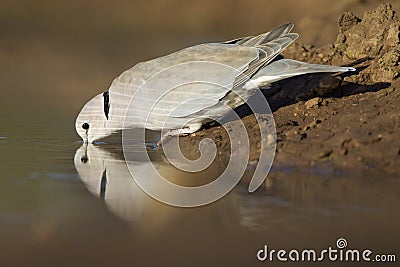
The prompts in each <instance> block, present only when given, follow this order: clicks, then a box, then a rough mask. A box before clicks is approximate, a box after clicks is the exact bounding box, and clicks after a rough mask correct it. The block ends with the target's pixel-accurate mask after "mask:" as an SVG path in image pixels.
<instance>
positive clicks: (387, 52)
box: [181, 4, 400, 173]
mask: <svg viewBox="0 0 400 267" xmlns="http://www.w3.org/2000/svg"><path fill="white" fill-rule="evenodd" d="M338 27H339V29H338V31H339V32H338V36H337V40H336V42H335V43H332V44H328V45H325V46H323V47H312V46H310V45H305V44H301V43H295V44H294V45H292V46H291V47H289V48H288V49H287V50H286V51H285V52H284V53H283V56H284V57H286V58H292V59H297V60H302V61H306V62H311V63H320V64H332V65H340V66H344V65H345V66H352V67H355V68H357V71H356V72H355V73H346V74H340V75H327V74H317V75H304V76H301V77H296V78H292V79H287V80H284V81H281V82H279V83H277V84H274V85H273V86H272V88H271V89H268V90H264V94H265V96H266V97H267V98H268V101H269V103H270V106H271V108H272V110H273V114H274V118H275V123H276V130H277V149H276V156H275V161H274V165H273V168H275V169H279V168H280V167H288V166H291V167H300V168H310V167H311V168H313V167H321V166H323V167H326V168H327V169H328V170H335V169H346V170H353V171H356V172H358V171H365V170H366V171H374V172H375V171H376V172H381V171H384V172H385V173H400V168H398V166H399V164H400V111H399V107H400V91H399V90H400V79H399V73H400V64H399V59H400V41H399V38H400V22H399V19H398V17H397V15H396V14H395V11H394V10H393V9H392V7H391V6H390V5H388V4H382V5H380V6H379V7H378V8H377V9H376V10H373V11H369V12H366V13H364V15H363V16H362V17H358V16H357V15H355V14H353V13H349V12H348V13H344V14H342V15H341V16H340V18H339V19H338ZM245 114H246V111H244V118H243V122H244V123H245V125H246V127H247V130H248V133H249V136H250V142H251V155H250V159H251V160H257V159H258V157H259V154H260V148H261V145H260V140H259V133H258V127H257V124H256V121H255V119H254V117H253V116H252V115H247V116H246V115H245ZM204 137H209V138H211V139H213V140H214V141H215V142H216V144H217V147H218V149H219V151H221V153H226V152H225V151H229V146H230V144H229V140H228V137H227V134H226V133H225V131H224V130H223V128H222V127H221V126H216V127H211V128H208V129H205V130H202V131H200V132H198V133H196V134H195V135H192V136H188V137H184V138H181V145H182V147H183V149H184V150H186V151H187V152H188V153H191V152H193V151H190V150H191V148H197V145H198V142H199V141H200V140H202V138H204Z"/></svg>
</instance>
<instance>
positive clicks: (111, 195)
mask: <svg viewBox="0 0 400 267" xmlns="http://www.w3.org/2000/svg"><path fill="white" fill-rule="evenodd" d="M74 163H75V168H76V169H77V171H78V173H79V176H80V177H81V179H82V181H83V182H84V183H85V185H86V187H87V189H88V190H89V191H90V193H92V194H93V195H95V196H97V197H99V198H101V199H104V201H105V203H106V205H107V206H108V208H109V209H110V210H111V211H112V212H114V213H115V214H117V215H118V216H119V217H121V218H123V219H124V220H128V221H133V220H135V219H137V218H139V217H140V214H141V212H142V209H143V207H144V206H145V205H144V204H145V202H146V200H147V199H148V196H147V195H146V194H145V193H144V192H143V191H142V190H141V189H140V188H139V187H138V186H137V185H136V183H135V182H134V180H133V179H132V177H131V175H130V173H129V170H128V168H127V166H126V163H125V161H123V160H121V159H118V158H117V156H116V155H115V154H113V153H111V152H109V151H106V150H103V149H100V148H98V147H95V146H93V145H89V146H85V145H84V146H82V147H80V148H79V149H78V150H77V151H76V153H75V159H74Z"/></svg>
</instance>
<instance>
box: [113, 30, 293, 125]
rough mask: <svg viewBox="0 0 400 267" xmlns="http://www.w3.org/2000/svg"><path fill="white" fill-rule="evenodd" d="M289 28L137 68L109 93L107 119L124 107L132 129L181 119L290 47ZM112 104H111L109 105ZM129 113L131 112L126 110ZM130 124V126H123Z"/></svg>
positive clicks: (206, 46)
mask: <svg viewBox="0 0 400 267" xmlns="http://www.w3.org/2000/svg"><path fill="white" fill-rule="evenodd" d="M292 27H293V25H292V24H284V25H281V26H279V27H277V28H276V29H274V30H272V31H271V32H268V33H265V34H261V35H258V36H255V37H245V38H241V39H240V40H237V41H234V42H233V43H211V44H203V45H197V46H193V47H189V48H186V49H183V50H181V51H178V52H176V53H173V54H170V55H167V56H164V57H161V58H157V59H154V60H150V61H147V62H144V63H140V64H138V65H136V66H135V67H133V68H132V69H130V70H127V71H125V72H124V73H123V74H121V76H120V77H118V78H117V79H116V80H115V81H114V82H113V84H112V86H111V88H110V89H109V94H110V117H111V118H113V116H114V118H115V117H124V116H125V114H121V113H119V114H118V111H123V110H124V109H125V110H126V109H127V106H128V104H129V102H130V101H131V99H132V96H134V98H133V101H134V102H135V103H132V104H131V105H130V107H129V109H130V111H132V112H130V115H129V118H126V117H125V121H127V120H128V121H131V124H133V125H134V124H138V123H139V124H141V123H140V122H139V121H141V120H143V118H147V116H148V115H149V110H151V116H152V119H153V121H154V122H155V121H157V120H163V119H165V117H176V118H179V117H186V116H189V115H191V114H194V113H196V112H198V111H200V110H203V109H205V108H208V107H211V106H213V105H215V104H217V103H218V102H219V100H220V99H221V98H223V97H224V96H225V95H226V94H227V93H228V92H229V91H230V90H232V89H233V88H235V87H238V86H241V85H243V84H244V83H245V82H247V81H248V80H249V79H250V78H251V76H253V75H254V73H256V72H257V71H258V70H259V69H260V68H262V67H263V66H265V65H266V64H268V63H269V62H270V61H271V60H273V59H274V58H275V57H276V56H277V55H278V54H279V53H280V52H281V51H282V50H283V49H284V48H286V47H287V46H288V45H289V44H290V43H292V42H293V41H294V40H295V39H296V38H297V36H298V35H297V34H294V33H289V31H290V30H291V28H292ZM113 103H114V104H113ZM131 109H133V110H131ZM128 123H129V122H128Z"/></svg>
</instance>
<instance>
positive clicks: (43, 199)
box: [0, 115, 400, 266]
mask: <svg viewBox="0 0 400 267" xmlns="http://www.w3.org/2000/svg"><path fill="white" fill-rule="evenodd" d="M1 125H7V126H8V127H6V128H2V129H1V132H0V136H1V138H0V151H1V153H0V161H1V165H0V166H1V179H0V185H1V187H0V195H1V201H0V233H1V241H0V249H1V251H2V253H1V256H0V260H1V262H2V263H3V264H4V266H56V265H57V266H59V265H61V266H72V265H75V266H172V265H174V266H205V265H208V266H221V265H224V266H229V265H231V266H238V265H240V266H244V265H246V266H251V265H256V264H258V262H257V259H256V256H255V255H256V252H257V251H258V250H259V249H260V248H262V247H263V245H264V244H268V246H269V247H272V248H276V249H279V248H287V249H290V248H305V247H308V248H315V249H318V248H326V247H328V246H335V242H336V240H337V239H338V238H340V237H343V238H346V239H347V241H348V243H349V246H351V247H353V248H360V249H361V248H369V249H371V250H373V251H375V252H376V253H379V252H380V253H398V252H399V251H398V247H399V246H398V245H399V241H398V240H399V231H398V225H399V223H400V213H399V209H398V203H399V200H400V187H399V185H400V181H399V179H398V178H397V177H390V176H387V175H386V176H380V177H370V176H368V175H365V176H363V177H359V176H354V175H350V174H346V173H340V172H339V173H337V174H336V175H327V174H326V173H324V172H323V171H322V172H319V171H316V170H311V171H310V170H302V171H298V170H285V169H279V170H277V169H275V170H274V169H273V170H272V172H271V174H270V175H269V176H268V179H267V181H266V184H265V185H264V186H262V188H260V189H259V190H258V191H257V192H256V193H254V194H249V193H247V183H246V182H242V183H240V184H239V185H238V186H237V187H236V188H235V189H234V190H233V191H232V192H231V193H229V194H228V195H227V196H226V197H224V198H222V199H221V200H219V201H217V202H215V203H212V204H210V205H207V206H204V207H199V208H190V209H188V208H176V207H171V206H168V205H165V204H162V203H160V202H158V201H156V200H154V199H152V198H150V197H149V196H147V195H146V194H145V193H144V192H143V191H141V189H140V188H138V186H137V185H136V184H135V182H134V181H133V179H132V178H131V176H130V175H129V172H128V169H127V167H126V164H125V161H124V160H123V157H122V152H121V151H120V150H118V148H113V149H110V147H108V146H107V145H104V144H100V145H97V146H91V148H90V151H89V153H87V152H88V151H87V150H85V148H84V147H82V143H81V142H80V140H79V137H78V136H77V135H76V134H75V131H74V129H73V118H72V117H67V118H65V117H62V116H50V115H49V116H47V117H43V116H39V117H35V118H26V117H25V118H22V117H18V119H16V118H13V117H9V118H2V119H1ZM149 153H150V154H152V155H153V156H152V158H153V159H154V164H157V165H158V166H160V168H164V170H165V171H166V172H168V173H169V174H170V175H171V176H174V175H175V173H174V169H173V167H171V166H168V164H167V163H165V162H164V161H162V159H160V156H159V153H158V152H157V151H154V150H151V151H150V152H149ZM84 156H86V157H87V158H84ZM143 164H144V163H142V162H138V163H137V166H138V168H143ZM176 173H177V174H176V176H177V177H178V172H176ZM179 175H180V176H182V173H179ZM21 255H24V256H23V257H22V256H21ZM3 264H2V265H3Z"/></svg>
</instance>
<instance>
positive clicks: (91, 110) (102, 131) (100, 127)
mask: <svg viewBox="0 0 400 267" xmlns="http://www.w3.org/2000/svg"><path fill="white" fill-rule="evenodd" d="M109 108H110V107H109V101H108V92H104V93H102V94H99V95H97V96H95V97H93V98H92V99H91V100H90V101H89V102H87V103H86V104H85V105H84V106H83V108H82V110H81V112H80V113H79V115H78V117H77V118H76V122H75V129H76V132H77V133H78V135H79V136H80V137H81V138H82V139H83V141H84V142H85V143H93V142H94V141H96V140H99V139H101V138H104V137H106V136H109V135H111V134H112V133H113V131H114V129H113V128H110V123H109V117H108V112H109Z"/></svg>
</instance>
